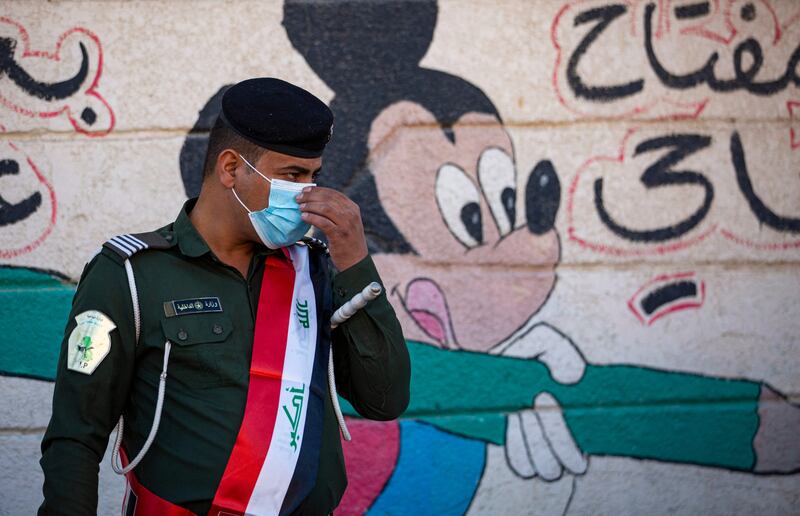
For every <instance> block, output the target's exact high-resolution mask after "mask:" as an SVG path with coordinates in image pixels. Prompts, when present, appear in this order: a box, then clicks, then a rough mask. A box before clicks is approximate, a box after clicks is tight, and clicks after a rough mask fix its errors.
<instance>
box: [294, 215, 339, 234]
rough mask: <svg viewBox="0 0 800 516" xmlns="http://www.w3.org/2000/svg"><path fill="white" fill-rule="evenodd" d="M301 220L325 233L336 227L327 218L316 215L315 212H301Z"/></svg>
mask: <svg viewBox="0 0 800 516" xmlns="http://www.w3.org/2000/svg"><path fill="white" fill-rule="evenodd" d="M302 217H303V220H304V221H306V222H308V223H309V224H311V225H312V226H314V227H315V228H318V229H319V230H320V231H322V232H323V233H325V234H327V233H328V232H330V231H331V230H334V229H336V224H335V223H334V222H333V221H332V220H331V219H329V218H327V217H323V216H322V215H317V214H316V213H308V212H306V213H303V215H302Z"/></svg>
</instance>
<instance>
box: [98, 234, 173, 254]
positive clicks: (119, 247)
mask: <svg viewBox="0 0 800 516" xmlns="http://www.w3.org/2000/svg"><path fill="white" fill-rule="evenodd" d="M103 247H105V248H106V249H108V250H110V251H113V252H114V253H116V254H117V255H118V256H119V257H120V258H122V259H124V260H127V259H128V258H130V257H131V256H133V255H134V254H136V253H138V252H140V251H144V250H145V249H167V248H169V247H172V242H170V241H169V240H167V239H166V238H164V236H162V235H161V234H160V233H158V232H156V231H151V232H149V233H133V234H125V235H118V236H115V237H113V238H110V239H109V240H108V241H106V243H104V244H103Z"/></svg>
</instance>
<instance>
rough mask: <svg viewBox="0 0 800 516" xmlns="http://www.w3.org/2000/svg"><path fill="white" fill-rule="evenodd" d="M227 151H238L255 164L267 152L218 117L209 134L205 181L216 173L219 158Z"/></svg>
mask: <svg viewBox="0 0 800 516" xmlns="http://www.w3.org/2000/svg"><path fill="white" fill-rule="evenodd" d="M225 149H236V150H237V151H238V152H239V153H240V154H241V155H242V156H244V158H245V159H246V160H247V161H249V162H250V163H253V164H255V162H256V161H258V160H259V159H261V156H263V155H264V153H265V152H267V149H265V148H264V147H259V146H258V145H256V144H255V143H252V142H251V141H249V140H246V139H244V138H242V137H241V136H239V134H238V133H237V132H236V131H234V130H233V129H231V128H230V127H229V126H228V124H226V123H225V122H224V121H223V120H222V118H221V117H217V121H216V122H215V123H214V127H212V128H211V132H209V133H208V150H207V151H206V161H205V164H204V165H203V179H205V178H207V177H208V176H210V175H211V173H212V172H213V171H214V165H216V163H217V157H218V156H219V154H220V153H221V152H222V151H224V150H225Z"/></svg>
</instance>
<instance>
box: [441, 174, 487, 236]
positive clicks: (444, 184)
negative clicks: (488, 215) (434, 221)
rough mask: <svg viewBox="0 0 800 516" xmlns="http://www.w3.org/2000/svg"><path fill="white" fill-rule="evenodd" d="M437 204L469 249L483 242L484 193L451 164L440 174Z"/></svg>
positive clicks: (456, 234)
mask: <svg viewBox="0 0 800 516" xmlns="http://www.w3.org/2000/svg"><path fill="white" fill-rule="evenodd" d="M436 203H437V204H438V205H439V211H441V212H442V218H443V219H444V222H445V224H447V227H448V229H450V232H451V233H453V236H455V237H456V238H457V239H458V241H459V242H461V243H462V244H463V245H464V247H466V248H467V249H470V248H473V247H476V246H478V245H480V244H482V243H483V217H482V216H481V206H480V193H479V192H478V188H477V187H476V186H475V184H474V183H473V182H472V181H471V180H470V179H469V178H468V177H467V174H466V173H464V171H463V170H461V169H460V168H458V167H457V166H455V165H453V164H450V163H447V164H445V165H442V166H441V167H440V168H439V172H438V173H437V174H436Z"/></svg>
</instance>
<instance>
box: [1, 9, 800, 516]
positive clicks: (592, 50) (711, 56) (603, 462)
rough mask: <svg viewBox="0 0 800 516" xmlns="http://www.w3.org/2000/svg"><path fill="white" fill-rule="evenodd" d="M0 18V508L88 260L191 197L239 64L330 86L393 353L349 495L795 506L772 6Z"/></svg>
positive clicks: (787, 218) (795, 51) (350, 505)
mask: <svg viewBox="0 0 800 516" xmlns="http://www.w3.org/2000/svg"><path fill="white" fill-rule="evenodd" d="M0 38H2V39H0V49H3V50H2V52H0V70H1V71H0V131H1V132H0V263H1V264H2V268H0V329H1V330H2V331H1V332H0V334H2V338H0V370H1V371H2V372H3V374H4V375H5V376H4V377H0V388H2V392H3V393H4V396H3V397H2V402H0V426H1V428H0V447H2V453H0V513H2V514H29V513H31V512H32V511H33V509H34V507H36V506H37V505H38V503H39V501H40V497H41V489H40V487H41V480H42V477H41V472H40V470H39V468H38V464H37V459H38V448H37V447H38V443H39V441H40V439H41V435H42V433H43V431H44V427H45V426H46V423H47V420H48V417H49V412H50V399H49V397H50V395H51V392H52V386H51V385H52V384H51V383H49V382H50V380H51V379H52V378H53V376H54V367H55V365H54V364H55V359H56V356H57V353H58V346H59V341H60V333H61V331H62V330H63V327H64V324H65V318H66V315H67V312H68V309H69V300H70V296H71V292H72V290H73V289H74V283H75V281H76V280H77V278H78V277H79V275H80V272H81V269H82V266H83V263H84V262H85V260H86V259H87V258H88V257H89V256H90V255H91V254H92V253H93V252H94V251H95V250H96V249H97V248H98V247H99V246H100V244H101V243H102V242H103V241H104V240H105V239H107V238H109V237H111V236H113V235H115V234H118V233H127V232H138V231H146V230H150V229H154V228H156V227H159V226H161V225H163V224H165V223H167V222H169V221H171V220H172V219H173V218H174V217H175V215H176V213H177V211H178V209H179V207H180V205H181V203H182V202H183V200H184V199H185V198H186V197H187V196H191V195H195V194H196V193H197V191H198V188H199V178H200V170H199V163H200V162H201V160H202V155H203V152H204V145H205V136H206V132H207V129H208V127H209V125H210V123H211V121H213V117H214V116H215V114H216V112H217V111H218V109H219V107H218V92H220V90H221V88H223V87H224V86H225V85H228V84H231V83H233V82H236V81H238V80H241V79H244V78H247V77H252V76H279V77H282V78H284V79H286V80H289V81H291V82H294V83H297V84H299V85H301V86H303V87H305V88H307V89H309V90H311V91H312V92H314V93H315V94H317V95H318V96H320V97H321V98H322V99H324V100H325V101H326V102H329V103H330V105H331V106H332V108H333V109H334V111H335V113H336V116H337V119H336V120H337V121H336V126H335V127H336V129H335V134H334V139H333V141H332V144H331V146H330V148H329V151H328V152H327V154H326V158H325V171H324V173H323V176H322V178H321V182H322V183H324V184H327V185H330V186H335V187H338V188H341V189H343V190H344V191H345V192H347V193H348V194H349V195H351V196H352V197H353V198H355V199H357V200H358V202H359V203H360V204H361V206H362V212H363V214H364V219H365V221H366V222H367V224H368V227H367V229H368V232H369V239H370V245H371V247H372V249H373V251H374V252H375V257H376V262H377V263H378V266H379V268H380V270H381V272H382V275H383V277H384V279H385V281H386V284H387V286H388V287H389V288H390V291H391V292H390V293H391V300H392V302H393V303H394V305H395V308H396V310H397V312H398V316H399V317H400V319H401V321H402V323H403V325H404V330H405V333H406V337H407V339H408V340H409V346H410V349H411V352H412V360H413V366H414V376H413V384H414V385H413V399H412V405H411V407H410V409H409V411H408V413H407V414H406V415H405V417H404V418H402V419H401V420H400V421H399V422H391V423H372V422H366V421H362V420H358V419H355V418H353V419H351V427H352V429H353V434H354V436H355V438H354V442H353V443H352V444H349V445H347V447H346V454H347V462H348V468H349V470H350V478H351V482H350V488H349V490H348V492H347V493H346V495H345V500H344V501H343V503H342V506H341V512H342V513H343V514H345V513H347V514H351V513H360V512H363V511H364V510H367V509H371V510H372V511H374V512H375V513H384V512H386V513H391V514H406V513H443V514H450V513H452V514H458V513H463V512H471V513H476V514H477V513H485V514H503V513H504V512H505V513H510V514H518V513H536V514H563V513H567V514H634V513H651V514H668V513H669V514H673V513H677V514H697V513H708V514H751V513H759V514H796V513H797V512H798V511H800V495H799V494H798V493H800V474H798V473H797V472H798V471H800V441H798V440H797V435H798V434H800V408H798V405H797V403H798V401H800V374H798V371H800V317H798V315H800V308H798V307H799V306H800V303H798V301H800V294H798V287H800V275H799V274H798V273H799V272H800V270H799V269H800V267H798V259H799V258H800V250H799V249H800V177H798V170H799V168H798V166H799V165H800V150H798V149H800V122H798V118H797V117H798V116H800V115H799V114H798V113H800V91H799V90H798V85H800V70H798V61H800V46H799V45H800V6H798V4H797V3H796V2H794V1H792V0H782V1H781V0H755V1H746V0H709V1H705V2H702V1H689V0H652V1H647V0H641V1H640V0H589V1H569V2H567V1H557V0H546V1H545V0H542V1H537V2H531V1H523V0H520V1H513V0H508V1H504V2H500V3H497V2H488V1H477V0H476V1H442V2H440V3H439V5H438V6H437V5H435V4H429V3H423V2H410V3H397V2H354V3H351V4H338V3H331V2H327V1H322V0H319V1H318V2H315V1H313V0H310V1H307V2H301V3H289V4H288V5H286V6H284V5H283V4H282V3H280V2H277V1H276V2H250V1H229V2H211V1H206V2H180V1H174V2H156V1H150V2H114V1H105V2H91V1H80V0H75V1H55V2H41V1H35V2H7V3H5V4H3V5H2V7H0ZM125 295H127V294H125ZM101 476H102V483H101V508H100V513H101V514H107V513H112V512H115V511H116V510H117V507H118V506H119V503H120V500H121V496H122V490H123V484H122V483H121V482H120V480H119V479H117V478H114V477H113V476H112V475H111V474H110V473H109V468H108V467H107V457H106V461H105V462H104V464H103V471H102V473H101Z"/></svg>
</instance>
